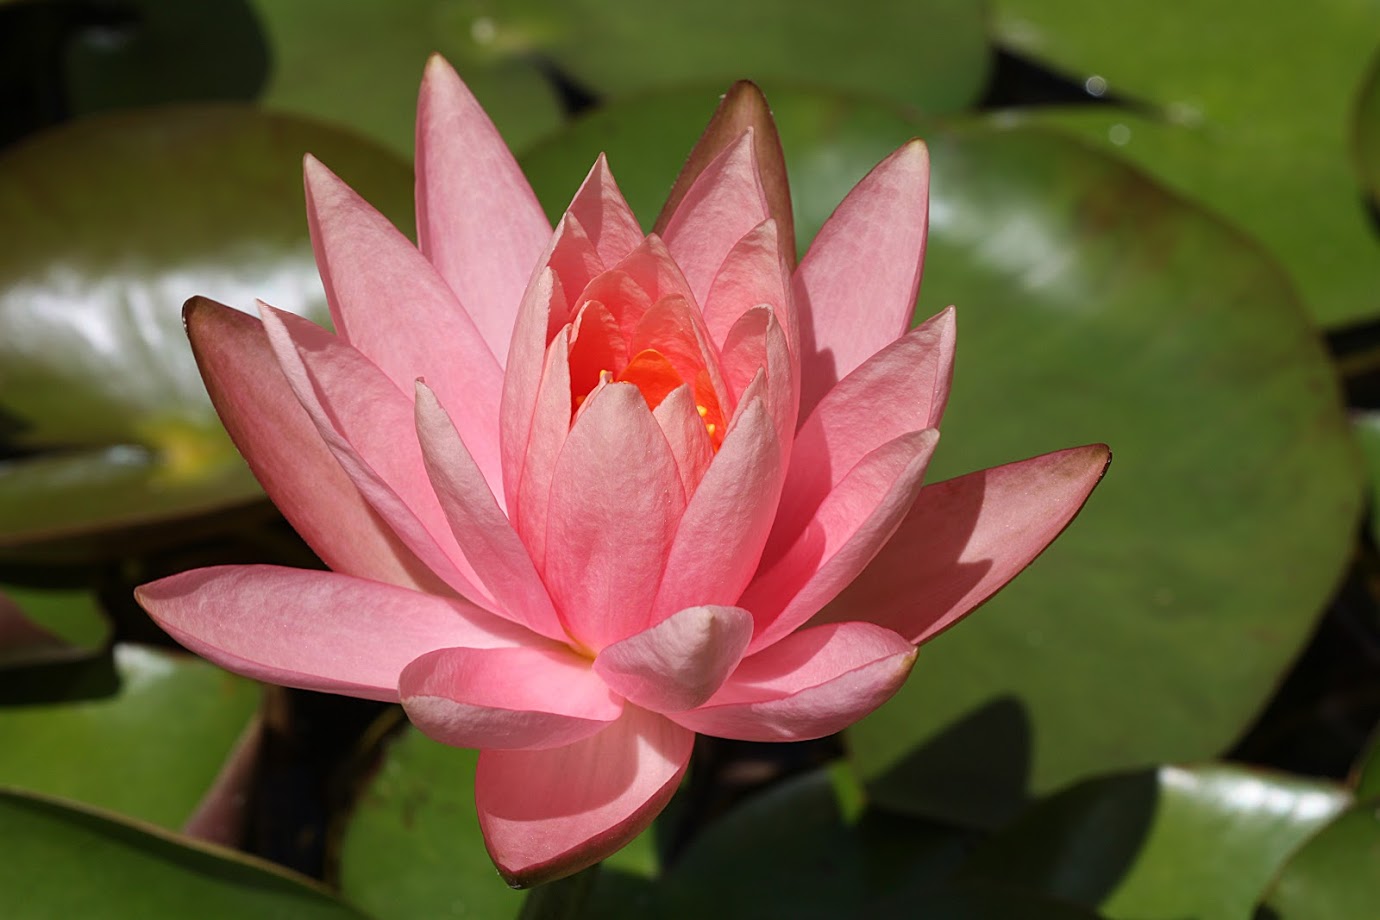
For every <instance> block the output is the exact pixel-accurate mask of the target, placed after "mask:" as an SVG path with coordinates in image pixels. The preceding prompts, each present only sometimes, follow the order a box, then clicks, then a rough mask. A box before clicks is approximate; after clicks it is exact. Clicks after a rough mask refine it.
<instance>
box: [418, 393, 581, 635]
mask: <svg viewBox="0 0 1380 920" xmlns="http://www.w3.org/2000/svg"><path fill="white" fill-rule="evenodd" d="M416 418H417V436H418V439H419V440H420V442H421V449H422V458H423V460H424V461H425V463H426V469H427V473H428V474H429V476H430V478H431V483H432V486H433V488H434V489H435V492H436V496H437V498H438V499H440V502H441V507H442V509H443V510H444V511H445V514H446V518H447V519H448V520H449V521H450V526H451V531H452V533H453V534H454V535H455V540H456V542H457V543H458V544H459V546H460V549H461V551H462V552H463V553H464V555H465V558H466V559H467V560H469V562H470V564H471V565H472V566H473V568H474V571H475V574H476V575H477V576H478V577H479V579H480V581H482V582H483V584H484V586H485V587H486V588H488V589H489V592H490V593H491V594H492V595H493V598H494V600H496V601H497V602H498V609H499V611H500V612H501V613H502V614H503V615H504V616H506V617H507V618H509V619H511V620H514V621H516V622H518V623H521V624H522V625H524V626H526V627H527V628H528V629H531V630H532V631H534V632H537V633H540V634H541V635H543V636H548V637H550V638H552V639H557V640H561V641H564V640H565V638H566V635H565V630H563V629H562V628H561V624H560V620H559V619H558V618H557V617H556V608H555V607H553V606H551V599H550V597H548V596H547V593H546V586H545V585H543V584H542V582H541V577H540V576H539V575H538V574H537V570H536V567H535V566H533V564H532V557H531V556H529V555H528V554H527V548H526V547H525V546H523V545H522V541H521V540H519V539H518V535H517V534H516V533H515V532H514V531H513V526H512V524H511V523H509V521H508V518H507V517H506V516H505V515H504V514H503V512H502V510H500V509H499V507H498V503H497V502H495V501H494V496H493V493H492V492H490V491H489V487H488V485H487V484H486V483H485V482H484V477H483V476H481V475H480V473H479V467H477V466H475V463H474V459H473V458H472V457H471V456H470V452H469V449H468V448H467V447H466V446H465V443H464V441H463V440H462V439H461V437H460V435H459V434H458V433H457V432H456V430H455V426H454V425H452V424H451V421H450V416H449V415H447V414H446V410H445V409H443V408H442V407H441V404H440V403H439V402H437V400H436V395H435V394H434V393H432V392H431V390H430V389H428V388H427V386H426V385H425V384H424V383H422V382H421V381H418V382H417V403H416Z"/></svg>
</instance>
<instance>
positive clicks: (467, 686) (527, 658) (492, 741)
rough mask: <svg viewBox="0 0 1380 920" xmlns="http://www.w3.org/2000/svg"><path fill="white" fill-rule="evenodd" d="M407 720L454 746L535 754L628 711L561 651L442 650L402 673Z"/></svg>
mask: <svg viewBox="0 0 1380 920" xmlns="http://www.w3.org/2000/svg"><path fill="white" fill-rule="evenodd" d="M398 690H399V693H400V695H401V696H402V704H403V708H404V709H405V710H407V717H408V718H409V719H411V720H412V722H413V723H414V724H415V725H416V726H417V727H418V728H420V729H421V730H422V731H424V732H426V734H427V735H429V736H430V737H432V738H434V739H435V740H437V741H439V742H441V743H442V744H449V745H451V746H452V747H467V748H479V749H482V750H491V749H492V750H500V751H537V750H546V749H548V748H557V747H564V746H565V745H567V744H573V743H574V742H576V741H579V740H580V739H582V738H588V737H589V736H591V735H593V734H596V733H598V732H600V731H603V730H604V729H605V728H606V727H607V726H608V724H609V723H610V722H612V721H613V720H615V719H617V718H618V715H619V713H621V712H622V711H623V704H622V702H621V701H620V700H619V699H618V697H616V696H614V695H613V694H612V693H610V692H609V688H608V687H607V686H606V685H605V684H604V682H603V681H602V680H600V679H599V678H598V676H597V675H595V673H594V671H593V670H592V669H591V668H590V664H589V659H587V658H582V657H580V656H579V655H576V654H574V653H573V652H570V651H569V650H567V649H563V648H500V649H468V648H442V649H437V650H435V651H433V652H429V653H427V654H425V655H423V656H421V657H420V658H418V659H417V660H416V661H413V662H412V663H411V664H409V665H408V666H407V667H406V668H404V669H403V672H402V676H401V678H399V682H398Z"/></svg>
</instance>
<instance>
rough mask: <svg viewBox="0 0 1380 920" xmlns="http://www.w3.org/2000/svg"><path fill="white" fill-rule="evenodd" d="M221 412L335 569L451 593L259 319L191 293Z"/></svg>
mask: <svg viewBox="0 0 1380 920" xmlns="http://www.w3.org/2000/svg"><path fill="white" fill-rule="evenodd" d="M183 321H184V322H185V323H186V326H187V335H188V337H189V338H190V339H191V341H192V351H193V352H194V353H195V355H196V361H197V366H198V367H199V368H200V370H201V376H202V378H203V379H204V380H205V382H206V390H207V392H208V393H210V394H211V401H212V402H213V403H215V406H216V411H217V412H218V413H220V418H221V421H222V422H223V423H224V424H225V428H226V430H227V431H228V432H230V437H231V438H232V439H233V440H234V442H235V446H236V447H238V448H239V450H240V453H241V454H243V455H244V457H245V459H246V460H248V462H249V468H250V469H252V470H253V471H254V475H255V477H257V478H258V480H259V483H260V484H261V485H262V486H263V487H264V491H265V492H267V493H268V497H269V498H271V499H272V500H273V503H274V504H275V505H277V506H278V510H280V511H281V512H282V513H283V515H284V516H285V517H286V518H287V519H288V522H289V523H291V524H292V526H293V527H294V528H295V529H296V530H297V532H298V533H299V534H301V535H302V539H304V540H306V541H307V544H308V545H309V546H310V547H311V548H312V551H313V552H315V553H316V554H317V555H318V556H320V557H321V559H322V561H324V562H325V563H326V565H328V566H330V567H331V568H332V569H334V570H336V571H337V572H344V573H345V574H348V575H357V576H359V577H360V578H370V579H373V580H375V581H385V582H389V583H391V584H396V585H402V586H404V587H409V588H417V589H418V590H423V591H428V592H430V593H433V594H437V593H449V591H450V589H449V588H448V587H447V586H446V584H445V582H443V581H442V580H441V579H440V578H439V577H438V576H437V575H436V573H435V572H433V571H431V569H429V568H427V567H426V565H424V564H423V563H422V562H421V561H420V560H419V559H418V558H417V557H416V555H415V554H414V553H413V552H412V550H410V549H408V548H407V546H406V545H405V544H404V543H403V542H402V541H401V540H399V539H398V537H397V535H396V534H394V533H393V531H392V530H391V529H390V528H389V527H387V526H386V525H384V524H383V523H382V522H381V521H380V520H379V517H378V515H377V514H376V513H375V512H374V510H373V509H372V508H371V507H370V506H369V504H368V503H367V502H366V501H365V500H364V497H363V496H362V495H360V493H359V490H358V489H357V488H355V485H354V483H353V482H351V480H350V477H349V476H347V475H346V474H345V471H344V470H342V469H341V468H340V464H339V463H337V462H336V460H335V457H334V455H332V453H331V451H330V449H329V448H327V447H326V443H325V442H324V441H323V440H322V439H321V435H320V433H319V432H318V431H317V429H316V425H315V424H314V423H313V422H312V420H311V417H310V416H308V415H307V413H306V410H304V409H303V408H302V405H301V403H300V402H298V400H297V397H296V396H295V395H294V394H293V392H292V388H291V386H289V385H288V381H287V378H286V377H284V376H283V372H282V370H281V369H280V368H279V366H278V359H277V357H276V356H275V355H274V354H273V349H272V346H270V345H269V342H268V337H267V336H266V335H265V334H264V328H263V324H262V323H261V322H260V321H259V320H258V319H255V318H254V317H252V316H249V315H247V314H244V313H241V312H240V311H239V310H234V309H231V308H230V307H227V306H224V305H222V304H218V303H216V302H214V301H211V300H206V299H205V298H201V297H196V298H193V299H192V300H189V301H188V302H187V306H186V307H185V308H184V310H183Z"/></svg>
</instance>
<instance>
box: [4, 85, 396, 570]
mask: <svg viewBox="0 0 1380 920" xmlns="http://www.w3.org/2000/svg"><path fill="white" fill-rule="evenodd" d="M306 151H313V152H315V153H316V154H317V155H319V156H320V157H321V159H323V160H325V161H326V162H327V163H328V164H330V165H331V166H332V167H333V168H335V169H336V170H337V172H339V173H340V174H341V175H342V176H344V177H345V178H346V179H347V180H348V181H351V182H353V183H356V184H357V185H358V187H359V189H360V191H361V192H362V193H363V194H365V195H367V196H368V197H369V198H370V200H372V201H373V202H374V203H375V204H376V205H378V206H379V207H381V208H382V209H383V210H384V211H385V212H386V213H389V214H391V215H393V216H395V217H401V218H403V221H400V225H401V226H404V227H409V226H410V225H411V224H410V220H411V216H410V215H411V203H410V193H411V179H410V175H409V172H408V170H407V168H406V166H405V165H404V164H402V163H400V162H399V161H397V160H396V159H394V158H393V156H392V155H391V154H388V153H386V152H384V151H382V150H380V149H379V148H377V147H374V146H372V145H370V144H366V143H363V142H361V141H359V140H357V139H355V138H353V137H351V136H348V135H343V134H340V133H338V132H336V131H333V130H330V129H327V128H323V127H321V126H319V125H315V124H311V123H307V122H303V121H299V120H296V119H291V118H285V117H281V116H271V115H265V114H262V113H260V112H256V111H253V110H250V109H245V108H239V107H234V106H217V107H205V108H168V109H159V110H151V111H147V112H139V113H128V114H115V115H107V116H101V117H98V118H92V119H89V120H85V121H79V122H75V123H72V124H70V125H67V126H65V127H62V128H60V129H56V130H53V131H50V132H48V133H46V134H43V135H39V136H36V137H34V138H32V139H31V140H29V141H27V142H26V143H23V144H20V145H18V146H16V147H14V148H11V149H9V150H7V151H5V152H4V154H3V155H0V225H3V226H5V227H6V228H8V229H9V230H10V234H9V237H8V239H9V241H10V242H9V245H7V246H6V247H4V249H3V251H0V442H3V443H5V444H7V445H8V446H9V447H10V448H11V450H15V449H17V450H18V451H19V455H18V456H16V457H14V458H12V459H9V460H4V461H0V552H4V553H7V554H11V555H12V554H13V552H12V551H13V549H14V548H16V547H22V546H25V545H28V544H34V543H37V542H40V541H46V542H52V541H59V540H67V539H73V538H75V537H80V536H90V535H92V534H95V533H110V532H112V531H119V530H121V529H124V528H129V527H132V526H134V525H147V524H151V523H155V522H161V521H167V520H170V519H176V518H186V517H190V516H194V515H198V514H205V513H207V512H210V511H216V510H220V509H225V508H233V507H236V506H240V505H243V504H245V503H246V502H253V501H256V500H258V498H259V497H260V495H261V493H260V492H259V489H258V486H257V484H256V483H255V482H254V479H253V477H252V476H251V475H250V474H249V471H248V469H247V467H245V465H244V464H243V463H242V462H241V461H240V459H239V456H238V454H237V453H236V452H235V450H234V448H233V446H232V445H231V444H230V442H229V439H228V438H227V436H226V435H225V433H224V430H223V429H222V428H221V426H220V423H219V420H218V419H217V418H216V416H215V412H214V410H213V409H212V408H211V405H210V401H209V400H208V399H207V397H206V395H205V392H204V391H203V389H202V386H201V380H200V377H199V375H198V374H197V370H196V365H195V362H194V361H193V359H192V354H191V350H190V348H189V347H188V346H187V343H186V339H185V336H184V335H183V332H182V324H181V318H180V309H181V306H182V302H183V301H184V300H186V299H187V298H188V297H190V296H192V295H193V294H204V295H208V296H211V297H214V298H216V299H219V300H221V301H223V302H225V303H230V304H234V305H236V306H242V307H244V308H246V309H252V308H253V306H254V300H255V298H256V297H261V298H263V299H264V300H267V301H269V302H271V303H274V304H275V305H277V306H280V307H283V308H286V309H290V310H295V311H298V312H315V313H319V312H320V311H321V310H322V308H323V307H324V298H323V295H322V293H321V288H320V282H319V281H318V280H317V277H316V270H315V267H314V263H313V260H312V256H311V247H310V244H309V242H308V240H307V232H306V219H305V215H304V213H303V208H302V205H301V201H302V192H301V157H302V154H303V153H304V152H306ZM159 533H161V534H162V537H163V538H164V539H171V540H176V539H178V534H177V532H176V531H175V530H164V531H160V532H159ZM154 536H157V534H154Z"/></svg>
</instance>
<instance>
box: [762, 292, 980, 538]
mask: <svg viewBox="0 0 1380 920" xmlns="http://www.w3.org/2000/svg"><path fill="white" fill-rule="evenodd" d="M954 338H955V336H954V311H953V308H952V307H951V308H949V309H947V310H945V311H944V312H942V313H940V314H938V315H937V316H935V317H933V318H931V319H930V320H928V321H926V322H925V323H924V324H923V325H921V326H918V327H916V328H915V329H912V330H911V331H910V332H908V333H906V334H905V335H903V336H902V337H901V338H899V339H897V340H896V341H894V342H892V343H891V344H890V345H888V346H886V347H885V348H883V349H882V350H881V351H879V352H877V353H876V354H875V355H873V356H872V357H870V358H868V359H867V360H866V361H864V362H863V363H862V364H861V365H859V366H858V367H857V368H855V369H854V371H853V372H852V373H851V374H849V375H848V376H847V377H845V378H844V379H843V380H842V381H840V382H839V384H838V386H836V387H834V388H833V389H832V390H830V391H829V394H828V395H827V396H825V397H824V399H823V400H822V401H821V402H820V403H819V405H817V406H816V407H815V411H814V412H812V413H810V417H809V418H808V419H806V420H805V423H804V424H803V425H801V426H800V431H799V432H798V433H797V434H796V437H795V446H794V453H793V454H792V455H791V469H790V473H789V475H788V476H787V478H786V488H785V490H784V491H783V492H782V509H783V513H782V517H781V519H780V520H778V521H777V526H778V527H781V528H783V529H784V530H786V531H787V532H789V529H790V528H792V527H795V528H799V527H802V526H804V522H805V521H806V520H808V519H809V516H810V514H811V513H812V512H813V511H814V510H815V509H816V508H818V507H819V503H820V502H821V501H823V500H824V496H826V495H828V494H829V490H830V489H832V488H833V487H834V486H835V485H837V484H838V482H839V480H840V479H842V478H843V477H844V476H845V475H847V473H848V471H849V470H851V469H852V468H853V466H854V465H855V464H856V463H857V462H858V461H859V460H861V459H862V458H863V457H864V456H866V455H867V454H868V453H869V452H871V451H872V450H874V449H876V448H877V447H879V446H880V445H882V444H885V443H886V442H887V441H889V440H891V439H892V438H895V437H898V436H900V435H902V434H904V433H905V432H907V431H920V430H922V429H925V428H938V427H939V418H940V416H941V415H942V414H943V412H944V405H945V403H946V402H947V401H948V396H949V385H950V383H951V382H952V379H953V367H954Z"/></svg>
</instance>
